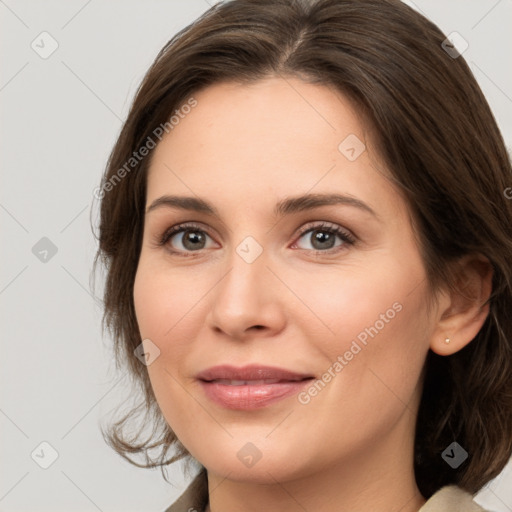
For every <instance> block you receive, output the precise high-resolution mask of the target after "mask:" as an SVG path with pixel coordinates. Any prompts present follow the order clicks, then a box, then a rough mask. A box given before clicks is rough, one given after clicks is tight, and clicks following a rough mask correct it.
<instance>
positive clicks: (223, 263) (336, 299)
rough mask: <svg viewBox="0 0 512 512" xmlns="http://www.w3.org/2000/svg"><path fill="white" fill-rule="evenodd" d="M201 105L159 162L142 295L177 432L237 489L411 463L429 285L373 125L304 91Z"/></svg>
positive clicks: (146, 335)
mask: <svg viewBox="0 0 512 512" xmlns="http://www.w3.org/2000/svg"><path fill="white" fill-rule="evenodd" d="M194 98H195V99H196V101H197V105H196V106H195V107H194V108H192V109H187V111H189V110H190V112H189V113H188V114H186V115H182V116H181V117H180V120H179V123H177V124H175V125H174V128H173V129H172V131H170V132H169V133H168V134H167V135H166V136H165V137H164V138H163V139H162V141H161V143H160V144H159V145H158V146H157V147H156V149H155V153H154V155H153V160H152V163H151V168H150V170H149V174H148V183H147V185H148V188H147V203H146V215H145V227H144V238H143V244H142V251H141V255H140V261H139V266H138V270H137V275H136V280H135V288H134V300H135V308H136V315H137V321H138V325H139V328H140V334H141V336H142V339H144V340H145V342H144V348H145V350H146V352H147V353H148V354H149V356H148V362H149V364H148V366H147V369H148V372H149V376H150V379H151V384H152V386H153V389H154V393H155V395H156V398H157V401H158V404H159V406H160V409H161V411H162V413H163V415H164V416H165V419H166V420H167V422H168V424H169V425H170V427H171V428H172V429H173V431H174V432H175V433H176V435H177V436H178V438H179V439H180V441H181V442H182V443H183V444H184V445H185V447H186V448H187V449H188V450H189V451H190V453H191V454H192V455H193V456H194V457H195V458H196V459H197V460H199V461H200V462H201V463H202V464H203V465H204V466H205V467H206V468H207V469H208V470H209V471H211V472H215V473H218V474H219V475H225V476H227V475H230V476H229V478H231V479H235V480H249V479H250V480H251V481H260V482H272V481H273V480H272V478H275V479H277V480H278V481H281V482H283V481H286V480H289V479H292V478H296V477H299V476H304V475H307V474H310V473H312V472H315V471H318V470H320V469H321V468H325V467H329V466H333V465H334V464H339V463H341V464H343V463H344V462H347V461H349V460H350V461H351V463H353V462H354V461H355V460H365V459H372V460H376V459H375V457H376V456H377V455H380V456H382V457H381V458H383V459H384V460H385V461H386V464H387V465H390V464H391V465H392V464H393V462H392V461H393V460H396V459H397V458H398V457H399V454H400V453H404V450H409V449H410V454H412V451H411V450H412V442H413V433H414V422H415V418H416V412H417V406H418V403H419V397H420V390H421V385H420V374H421V369H422V367H423V363H424V360H425V357H426V354H427V351H428V348H429V343H430V338H431V337H432V333H433V331H434V325H433V320H429V317H428V316H427V310H426V307H427V306H426V305H427V297H428V288H427V281H426V274H425V269H424V266H423V263H422V260H421V258H420V254H419V249H418V247H417V245H416V243H415V238H414V236H413V228H412V226H411V224H410V218H409V215H408V209H407V207H406V204H405V202H404V200H403V198H402V197H401V195H400V194H399V193H398V191H397V190H396V189H395V188H394V187H393V186H392V185H391V184H390V182H389V181H388V180H386V178H385V177H384V174H385V173H386V171H385V170H384V169H383V167H382V166H381V165H380V164H379V163H378V161H377V158H376V155H375V153H374V152H373V151H372V147H371V142H370V140H368V139H367V137H366V136H365V131H364V126H363V125H362V124H361V122H360V120H359V117H358V112H357V110H355V109H354V108H353V107H352V106H351V103H349V102H348V100H347V99H346V98H345V97H343V96H341V95H340V94H339V93H337V92H333V90H332V89H330V88H327V87H325V86H321V85H311V84H306V83H304V82H302V81H300V80H299V79H295V78H293V79H292V78H290V79H287V80H284V79H281V78H271V79H267V80H264V81H260V82H258V83H256V84H253V85H250V86H247V85H244V86H242V85H236V84H232V83H230V84H226V83H224V84H217V85H214V86H211V87H209V88H207V89H205V90H203V91H201V92H200V93H198V94H196V95H194ZM363 143H364V144H365V145H366V148H365V147H364V146H363ZM333 194H336V195H337V196H339V201H334V200H333V201H327V200H325V198H327V196H331V195H333ZM310 195H312V196H313V197H312V198H310V199H307V198H303V199H299V198H300V197H302V196H310ZM170 196H173V197H174V199H176V198H178V199H180V200H181V206H180V205H179V204H178V202H177V201H176V200H171V198H170ZM184 198H190V199H189V200H188V201H186V202H185V201H184ZM199 201H201V203H200V204H199ZM205 203H207V204H208V205H209V207H210V208H209V209H207V208H204V207H203V208H199V207H198V206H200V205H204V204H205ZM210 210H211V211H210ZM184 223H187V225H186V226H185V229H184V230H182V231H180V232H177V233H174V234H172V233H171V234H169V233H168V230H169V228H172V227H176V226H178V225H180V224H184ZM336 230H338V231H339V233H337V232H336ZM166 232H167V234H168V236H167V239H166V241H165V243H164V244H163V245H160V244H159V242H160V241H161V240H162V238H163V237H164V235H165V233H166ZM164 240H165V238H164ZM433 317H435V314H434V315H433ZM433 317H432V318H433ZM148 340H150V341H148ZM225 365H228V366H229V367H231V368H229V367H228V368H227V369H226V368H223V369H222V368H221V369H220V370H219V369H218V368H217V370H216V369H215V368H213V367H219V366H225ZM248 365H251V366H253V367H254V365H256V366H258V367H259V366H261V367H270V369H267V370H265V369H261V368H260V369H258V368H256V370H254V371H253V372H251V371H249V372H248V373H244V372H243V370H244V367H247V366H248ZM212 368H213V370H211V371H210V372H209V373H208V372H207V370H210V369H212ZM245 369H246V368H245ZM238 370H240V371H238ZM280 370H286V371H288V372H290V373H289V374H287V373H284V372H280ZM308 377H309V379H307V378H308ZM408 453H409V452H408ZM388 456H389V457H391V458H389V457H388Z"/></svg>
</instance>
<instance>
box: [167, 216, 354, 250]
mask: <svg viewBox="0 0 512 512" xmlns="http://www.w3.org/2000/svg"><path fill="white" fill-rule="evenodd" d="M306 235H309V238H308V236H306ZM208 238H210V239H211V237H210V236H209V235H208V233H206V231H205V230H204V229H201V227H200V226H199V225H197V224H193V223H185V224H178V225H176V226H173V227H171V228H169V229H168V230H166V231H165V232H164V234H163V235H162V236H161V237H160V238H159V240H158V245H160V246H168V249H169V251H170V252H171V253H173V254H179V255H181V256H185V257H187V256H194V255H193V254H191V253H193V252H199V251H201V250H203V249H208V248H210V247H208V246H207V239H208ZM302 238H305V239H306V240H309V241H310V246H312V247H306V248H301V247H299V249H304V250H312V251H313V252H316V253H332V252H338V251H340V250H344V249H346V248H347V246H350V245H353V244H354V243H355V238H354V236H353V235H352V234H351V233H350V232H348V231H345V230H344V229H343V228H341V227H340V226H337V225H336V224H332V225H331V224H329V223H326V222H322V223H319V224H315V225H307V226H305V227H304V228H302V230H301V234H300V238H299V239H302ZM336 238H338V239H339V240H341V243H338V244H337V245H336ZM179 245H181V247H179ZM176 246H178V247H176ZM291 247H292V248H296V247H297V242H295V243H294V244H293V245H292V246H291ZM333 249H334V250H333Z"/></svg>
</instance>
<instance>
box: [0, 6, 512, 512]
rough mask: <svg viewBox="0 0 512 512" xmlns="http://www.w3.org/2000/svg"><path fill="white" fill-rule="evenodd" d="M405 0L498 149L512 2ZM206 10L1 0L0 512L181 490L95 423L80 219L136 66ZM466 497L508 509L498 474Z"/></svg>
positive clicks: (106, 345)
mask: <svg viewBox="0 0 512 512" xmlns="http://www.w3.org/2000/svg"><path fill="white" fill-rule="evenodd" d="M210 3H213V0H211V2H210ZM407 3H408V4H410V5H412V6H413V7H415V8H416V9H418V10H420V11H421V12H422V13H424V14H425V15H426V16H427V17H429V18H430V19H432V20H433V21H434V22H436V23H437V24H438V25H439V26H440V27H441V29H442V30H443V31H444V32H445V33H446V34H448V33H451V32H452V31H457V32H459V33H460V34H461V35H462V36H463V37H464V39H466V40H467V41H468V43H469V48H468V49H467V51H466V52H465V53H464V57H465V58H466V59H467V61H468V62H469V63H470V65H471V67H472V69H473V71H474V73H475V76H476V78H477V80H478V82H479V83H480V85H481V87H482V89H483V91H484V93H485V95H486V97H487V98H488V101H489V102H490V105H491V108H492V109H493V111H494V113H495V116H496V118H497V121H498V123H499V125H500V128H501V129H502V132H503V134H504V137H505V139H506V142H507V145H508V146H509V147H510V145H511V144H510V143H511V141H512V99H511V98H512V72H511V66H510V49H511V48H512V33H511V32H512V31H511V30H510V28H511V27H510V22H511V20H512V1H511V0H499V1H498V0H488V1H487V0H472V1H468V0H456V1H454V0H450V1H447V0H435V1H433V0H429V1H427V0H416V1H415V2H412V1H407ZM208 8H209V3H208V2H206V0H193V1H192V0H187V2H184V1H181V2H180V1H178V0H145V1H142V0H138V1H135V0H129V1H128V0H109V1H106V0H102V1H100V0H89V1H86V0H67V1H64V0H60V1H56V0H47V1H44V2H40V1H39V2H38V1H35V0H32V1H28V0H25V1H21V0H19V1H16V0H0V15H1V32H0V37H1V41H0V49H1V52H2V66H1V75H0V104H1V120H2V122H1V126H0V130H1V140H2V151H1V164H2V165H1V170H2V186H1V189H0V222H1V226H2V231H1V233H2V240H1V247H2V251H1V261H0V307H1V315H2V324H1V325H2V352H1V357H0V361H1V363H0V364H1V370H0V375H1V377H0V378H1V380H0V390H1V393H0V429H1V430H0V431H1V445H0V446H1V453H0V465H1V478H0V512H2V511H3V512H6V511H9V512H20V511H24V512H29V511H30V512H32V511H47V512H50V511H51V512H59V511H68V512H74V511H81V512H85V511H98V510H99V511H104V512H107V511H109V512H110V511H121V510H122V511H123V512H131V511H141V510H144V511H155V512H162V511H163V510H164V509H165V508H166V507H167V506H168V505H169V504H170V503H171V502H172V501H174V499H176V497H177V496H178V495H179V494H180V493H181V492H182V490H183V489H184V488H185V486H186V484H187V483H188V480H187V479H186V478H184V477H183V475H182V471H181V466H179V465H176V466H175V467H173V469H172V471H171V475H172V476H173V479H174V480H173V481H174V482H175V485H174V486H170V485H169V484H167V483H166V482H165V481H164V480H163V479H162V477H161V475H160V472H159V470H144V469H138V468H135V467H133V466H131V465H130V464H128V463H127V462H125V461H124V460H123V459H122V458H121V457H119V456H118V455H117V454H115V453H114V452H113V451H112V450H111V449H110V448H109V447H108V446H106V445H105V443H104V441H103V439H102V437H101V434H100V431H99V422H100V421H101V420H102V418H105V415H106V414H108V413H109V411H111V409H112V408H113V407H114V406H115V405H117V404H118V403H119V402H121V401H123V400H124V399H126V391H127V389H128V382H127V380H126V379H124V378H122V376H120V375H118V374H117V373H116V372H115V367H114V364H113V362H112V353H111V351H110V345H111V344H110V340H108V339H102V337H101V331H100V321H101V307H100V305H99V304H97V303H95V301H94V298H93V294H92V291H91V288H90V271H91V265H92V260H93V257H94V254H95V251H96V241H95V239H94V238H93V236H92V232H91V228H90V219H92V222H93V223H96V219H97V208H96V206H97V204H95V203H97V201H96V202H95V201H94V198H93V190H94V188H95V187H96V186H98V184H99V181H100V177H101V174H102V172H103V169H104V166H105V163H106V160H107V157H108V154H109V152H110V149H111V147H112V145H113V143H114V141H115V139H116V136H117V135H118V133H119V130H120V128H121V125H122V122H123V120H124V119H125V117H126V115H127V112H128V108H129V105H130V102H131V100H132V98H133V94H134V92H135V90H136V87H137V86H138V84H139V82H140V80H141V79H142V77H143V74H144V72H145V71H146V70H147V68H148V66H149V65H150V64H151V62H152V60H153V59H154V57H155V56H156V54H157V52H158V51H159V50H160V48H161V47H162V46H163V45H164V44H165V43H166V42H167V41H168V40H169V39H170V38H171V37H172V36H173V35H174V34H175V33H176V32H177V31H178V30H179V29H181V28H183V27H184V26H186V25H187V24H189V23H190V22H192V21H193V20H194V19H196V18H197V17H198V16H199V15H200V14H202V13H203V12H204V11H205V10H206V9H208ZM43 31H47V32H48V33H49V34H51V37H52V38H54V39H55V40H56V41H57V43H58V45H59V46H58V49H57V50H56V51H55V52H54V53H53V54H52V55H51V56H49V57H48V58H47V59H43V58H41V57H40V56H39V54H38V53H36V51H34V50H33V49H32V48H31V43H32V41H34V40H35V41H36V44H39V46H40V47H41V46H42V45H43V43H41V42H40V40H41V39H40V37H39V34H41V32H43ZM38 41H39V43H38ZM44 44H45V48H46V49H48V48H49V47H50V46H49V44H50V40H49V39H46V40H45V43H44ZM40 51H42V48H41V50H40ZM511 186H512V183H511ZM43 237H47V238H49V239H50V240H51V241H52V243H53V244H54V245H55V246H56V248H57V253H56V254H55V255H53V256H51V253H49V254H48V255H47V261H46V262H43V261H40V259H39V258H38V257H36V255H34V254H33V252H32V248H33V247H34V245H35V244H36V243H37V242H38V241H39V240H40V239H41V238H43ZM43 256H44V254H41V255H40V257H43ZM101 293H102V286H101V279H99V280H98V287H97V289H96V295H97V296H98V297H101ZM43 441H46V442H48V443H50V444H51V445H52V447H53V448H54V449H55V450H56V451H57V452H58V458H57V460H56V461H55V462H54V463H53V464H52V465H51V466H50V467H49V468H48V469H42V468H41V467H40V466H39V465H38V464H37V463H36V462H35V461H34V460H33V459H32V458H31V453H32V452H33V451H34V450H35V449H37V450H36V453H37V454H39V457H37V456H36V455H35V456H34V458H35V459H37V460H39V461H41V462H44V460H49V459H48V457H49V456H50V450H48V449H47V448H45V447H44V446H43V447H42V448H41V447H40V446H39V445H40V443H41V442H43ZM45 458H46V459H45ZM477 499H478V501H480V502H481V503H482V504H484V505H486V506H487V507H488V508H489V509H491V510H494V511H500V512H506V511H511V510H512V469H511V466H510V465H509V466H508V467H507V469H506V470H505V471H504V472H503V473H502V475H500V477H498V478H497V479H496V480H495V481H493V482H492V483H491V484H490V485H489V486H487V488H486V489H485V490H483V491H482V492H481V493H480V494H479V495H478V497H477Z"/></svg>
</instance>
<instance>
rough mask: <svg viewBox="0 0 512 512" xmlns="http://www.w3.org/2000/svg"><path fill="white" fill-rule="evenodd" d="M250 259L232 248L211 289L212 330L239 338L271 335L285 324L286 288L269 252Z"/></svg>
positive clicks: (210, 314)
mask: <svg viewBox="0 0 512 512" xmlns="http://www.w3.org/2000/svg"><path fill="white" fill-rule="evenodd" d="M249 261H250V260H246V259H244V258H243V257H241V256H240V255H239V254H238V253H237V252H236V251H233V254H232V256H231V257H230V258H229V260H228V262H227V264H226V266H225V267H224V268H225V269H226V270H225V271H223V273H222V275H221V277H220V280H219V281H218V282H217V284H216V285H215V286H214V288H213V290H212V297H211V302H212V304H213V305H212V308H211V310H210V312H209V314H208V317H207V323H208V325H209V327H210V328H211V329H213V330H215V331H216V332H217V333H224V335H226V336H227V337H230V338H233V339H237V340H244V339H247V338H253V337H255V336H258V337H269V336H272V335H275V334H276V333H278V332H280V331H281V330H282V329H283V328H284V325H285V314H284V310H283V302H284V301H286V292H287V290H286V288H285V287H284V286H283V284H282V283H281V282H280V281H279V279H277V278H276V276H275V271H274V272H273V271H272V270H271V269H270V268H269V267H271V266H272V263H271V261H269V258H268V257H267V254H266V251H265V250H264V251H263V252H262V253H261V254H260V256H258V258H256V259H255V260H254V261H252V262H249Z"/></svg>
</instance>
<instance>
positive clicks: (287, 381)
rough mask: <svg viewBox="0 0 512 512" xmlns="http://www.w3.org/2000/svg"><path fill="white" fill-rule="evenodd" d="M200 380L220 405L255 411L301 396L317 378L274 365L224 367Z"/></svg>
mask: <svg viewBox="0 0 512 512" xmlns="http://www.w3.org/2000/svg"><path fill="white" fill-rule="evenodd" d="M196 378H197V379H198V381H199V382H200V384H201V387H202V389H203V391H204V392H205V394H206V396H207V397H208V398H209V399H210V400H211V401H212V402H214V403H215V404H216V405H219V406H221V407H223V408H226V409H238V410H251V409H260V408H262V407H267V406H269V405H271V404H273V403H275V402H277V401H280V400H283V399H285V398H287V397H290V396H292V395H295V394H297V393H298V392H299V391H300V390H301V389H302V388H303V387H305V386H306V385H307V384H308V383H309V381H311V380H312V379H314V378H315V377H314V376H313V375H308V374H303V373H297V372H293V371H290V370H286V369H282V368H275V367H270V366H258V365H250V366H245V367H243V368H236V367H233V366H227V365H223V366H215V367H212V368H209V369H207V370H204V371H202V372H200V373H199V374H198V375H197V376H196Z"/></svg>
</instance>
